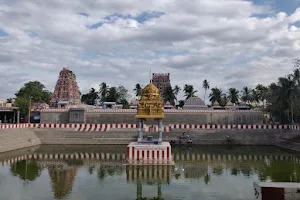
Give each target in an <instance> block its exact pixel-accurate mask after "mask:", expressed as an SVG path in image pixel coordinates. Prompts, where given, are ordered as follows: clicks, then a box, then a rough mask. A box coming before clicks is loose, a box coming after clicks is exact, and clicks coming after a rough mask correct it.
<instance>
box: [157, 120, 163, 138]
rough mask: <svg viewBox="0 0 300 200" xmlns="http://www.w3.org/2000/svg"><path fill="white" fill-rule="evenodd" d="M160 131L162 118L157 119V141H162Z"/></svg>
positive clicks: (161, 129)
mask: <svg viewBox="0 0 300 200" xmlns="http://www.w3.org/2000/svg"><path fill="white" fill-rule="evenodd" d="M162 131H163V125H162V119H158V142H162Z"/></svg>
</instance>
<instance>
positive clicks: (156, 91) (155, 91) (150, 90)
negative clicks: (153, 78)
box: [143, 83, 159, 95]
mask: <svg viewBox="0 0 300 200" xmlns="http://www.w3.org/2000/svg"><path fill="white" fill-rule="evenodd" d="M145 94H159V89H158V88H157V87H156V86H155V85H154V84H153V83H149V84H148V85H147V86H146V87H145V88H144V89H143V95H145Z"/></svg>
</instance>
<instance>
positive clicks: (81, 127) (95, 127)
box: [0, 124, 300, 132]
mask: <svg viewBox="0 0 300 200" xmlns="http://www.w3.org/2000/svg"><path fill="white" fill-rule="evenodd" d="M9 128H66V129H74V130H75V131H109V130H110V129H136V128H137V125H136V124H2V125H0V129H9ZM172 129H196V130H200V129H202V130H206V129H293V130H300V126H298V125H277V124H275V125H266V124H252V125H251V124H250V125H245V124H244V125H240V124H239V125H232V124H223V125H222V124H169V125H165V126H164V127H163V132H170V131H172ZM144 131H145V132H157V131H158V126H157V125H144Z"/></svg>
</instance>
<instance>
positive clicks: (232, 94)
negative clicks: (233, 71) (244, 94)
mask: <svg viewBox="0 0 300 200" xmlns="http://www.w3.org/2000/svg"><path fill="white" fill-rule="evenodd" d="M228 99H229V100H230V102H231V103H234V104H237V103H239V91H238V90H237V89H236V88H229V95H228Z"/></svg>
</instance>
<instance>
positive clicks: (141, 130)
mask: <svg viewBox="0 0 300 200" xmlns="http://www.w3.org/2000/svg"><path fill="white" fill-rule="evenodd" d="M142 140H143V124H142V119H138V142H142Z"/></svg>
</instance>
